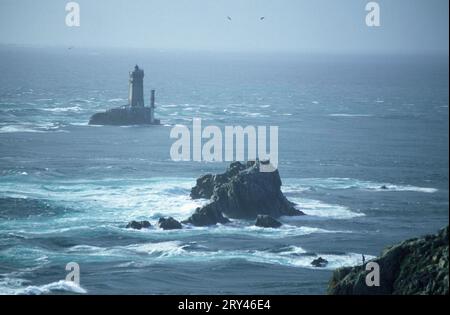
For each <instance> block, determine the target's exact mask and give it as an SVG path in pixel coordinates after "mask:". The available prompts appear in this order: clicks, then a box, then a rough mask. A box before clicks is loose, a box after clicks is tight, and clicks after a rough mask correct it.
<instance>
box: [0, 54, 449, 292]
mask: <svg viewBox="0 0 450 315" xmlns="http://www.w3.org/2000/svg"><path fill="white" fill-rule="evenodd" d="M135 64H138V65H139V66H140V67H141V68H143V69H144V71H145V78H144V89H145V100H146V103H147V105H148V104H149V101H150V90H151V89H155V90H156V110H155V112H156V117H157V118H159V119H161V125H160V126H90V125H88V120H89V117H90V116H91V115H92V114H94V113H96V112H99V111H104V110H106V109H109V108H113V107H118V106H122V105H125V104H127V102H128V100H127V97H128V76H129V71H130V70H132V69H133V67H134V65H135ZM448 75H449V65H448V56H447V55H446V56H440V55H420V56H418V55H407V54H404V55H388V54H384V55H383V54H381V55H350V54H348V55H346V54H341V55H327V54H317V55H315V54H294V53H272V54H263V53H242V54H238V53H226V52H221V53H215V52H194V51H188V52H177V51H158V50H151V51H150V50H149V51H146V50H133V49H94V48H78V47H53V48H49V47H20V46H1V47H0V293H1V294H192V295H194V294H307V295H309V294H326V291H327V285H328V282H329V280H330V278H331V276H332V273H333V271H334V270H335V269H336V268H339V267H343V266H355V265H360V264H362V259H363V255H364V257H365V259H366V260H369V259H371V258H373V257H374V256H377V255H379V254H380V252H381V251H382V250H383V249H384V248H386V247H387V246H389V245H392V244H395V243H397V242H399V241H402V240H405V239H408V238H412V237H416V236H420V235H424V234H428V233H435V232H437V231H438V230H439V229H440V228H442V227H444V226H446V225H448V220H449V216H448V206H449V177H448V175H449V145H448V141H449V109H448V104H449V91H448V84H449V82H448ZM193 118H201V119H202V124H203V126H209V125H211V126H218V127H219V128H221V129H222V130H223V128H225V126H242V127H246V126H267V127H268V126H277V127H278V130H279V131H278V152H279V153H278V156H279V162H278V170H279V173H280V176H281V180H282V183H283V185H282V191H283V192H284V194H285V195H286V197H287V198H288V199H289V200H291V201H292V202H294V203H296V207H297V208H298V209H300V210H302V211H303V212H305V213H306V214H307V215H306V216H300V217H282V218H280V221H281V222H282V223H283V226H282V227H281V228H278V229H271V228H267V229H265V228H259V227H255V226H254V221H252V220H232V222H231V223H230V224H226V225H217V226H212V227H193V226H188V225H186V226H184V228H183V229H181V230H172V231H164V230H160V229H158V228H156V227H153V228H150V229H143V230H131V229H126V228H125V226H126V224H127V223H128V222H129V221H131V220H149V221H150V222H151V223H152V224H153V225H154V226H155V225H156V223H157V220H158V219H159V218H160V217H161V216H173V217H174V218H176V219H178V220H182V219H186V218H187V217H188V216H189V215H190V214H191V213H192V212H193V211H194V209H195V208H196V207H199V206H201V205H203V204H206V203H207V202H208V201H207V200H192V199H191V198H190V197H189V193H190V189H191V187H193V186H194V185H195V181H196V178H198V177H199V176H201V175H204V174H207V173H221V172H224V171H225V169H226V167H227V165H228V164H229V163H228V162H205V161H174V160H173V159H172V158H171V155H170V148H171V146H172V144H173V143H174V141H175V139H173V138H171V137H170V132H171V130H172V128H173V127H174V126H179V125H185V126H187V127H189V128H191V126H192V121H193ZM317 257H323V258H325V259H326V260H327V261H328V265H327V266H326V267H323V268H320V267H314V266H312V265H311V261H312V260H313V259H315V258H317ZM70 262H74V263H76V264H77V265H78V266H79V280H80V281H79V285H77V284H76V283H74V282H72V281H69V280H66V277H67V275H68V274H69V272H70V270H66V267H67V266H68V265H67V264H68V263H70Z"/></svg>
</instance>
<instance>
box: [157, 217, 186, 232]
mask: <svg viewBox="0 0 450 315" xmlns="http://www.w3.org/2000/svg"><path fill="white" fill-rule="evenodd" d="M158 226H159V227H160V228H161V229H163V230H178V229H181V228H182V226H181V223H180V222H178V221H177V220H175V219H174V218H172V217H168V218H159V221H158Z"/></svg>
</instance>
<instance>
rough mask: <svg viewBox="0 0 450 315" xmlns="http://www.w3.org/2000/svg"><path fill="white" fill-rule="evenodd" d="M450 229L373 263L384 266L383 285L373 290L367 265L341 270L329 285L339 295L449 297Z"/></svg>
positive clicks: (390, 250) (403, 246)
mask: <svg viewBox="0 0 450 315" xmlns="http://www.w3.org/2000/svg"><path fill="white" fill-rule="evenodd" d="M448 250H449V248H448V226H447V227H446V228H444V229H442V230H441V231H439V233H438V234H436V235H428V236H425V237H421V238H414V239H410V240H406V241H403V242H401V243H399V244H396V245H394V246H391V247H389V248H387V249H386V250H384V251H383V253H382V254H381V256H379V257H378V258H376V259H374V260H372V261H374V262H376V263H378V265H379V266H380V286H378V287H377V286H372V287H369V286H367V285H366V283H365V279H366V275H367V274H368V273H369V272H370V271H371V270H370V269H369V271H366V270H365V267H364V266H357V267H346V268H339V269H337V270H336V271H335V272H334V273H333V276H332V279H331V280H330V283H329V286H328V293H329V294H336V295H344V294H345V295H350V294H355V295H370V294H401V295H413V294H421V295H422V294H423V295H441V294H442V295H448V294H449V289H448V288H449V269H448V268H449V264H448V256H449V251H448Z"/></svg>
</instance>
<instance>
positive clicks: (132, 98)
mask: <svg viewBox="0 0 450 315" xmlns="http://www.w3.org/2000/svg"><path fill="white" fill-rule="evenodd" d="M128 104H129V105H130V106H132V107H135V106H136V107H143V106H144V70H142V69H139V67H138V65H136V66H135V67H134V71H132V72H130V81H129V93H128Z"/></svg>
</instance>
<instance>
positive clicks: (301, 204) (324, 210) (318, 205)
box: [289, 197, 365, 220]
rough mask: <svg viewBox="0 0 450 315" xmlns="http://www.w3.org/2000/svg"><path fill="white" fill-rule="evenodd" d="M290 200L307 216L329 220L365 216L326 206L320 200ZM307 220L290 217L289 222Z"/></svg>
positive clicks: (296, 198) (346, 209)
mask: <svg viewBox="0 0 450 315" xmlns="http://www.w3.org/2000/svg"><path fill="white" fill-rule="evenodd" d="M290 200H292V201H293V202H295V203H296V204H297V208H298V209H299V210H301V211H303V212H304V213H305V214H307V215H308V216H314V217H321V218H329V219H345V220H348V219H352V218H356V217H362V216H365V214H364V213H362V212H355V211H352V210H350V209H349V208H347V207H345V206H340V205H334V204H328V203H325V202H322V201H320V200H313V199H307V198H298V197H291V198H290ZM302 219H309V217H301V216H300V217H290V218H289V220H302Z"/></svg>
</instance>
